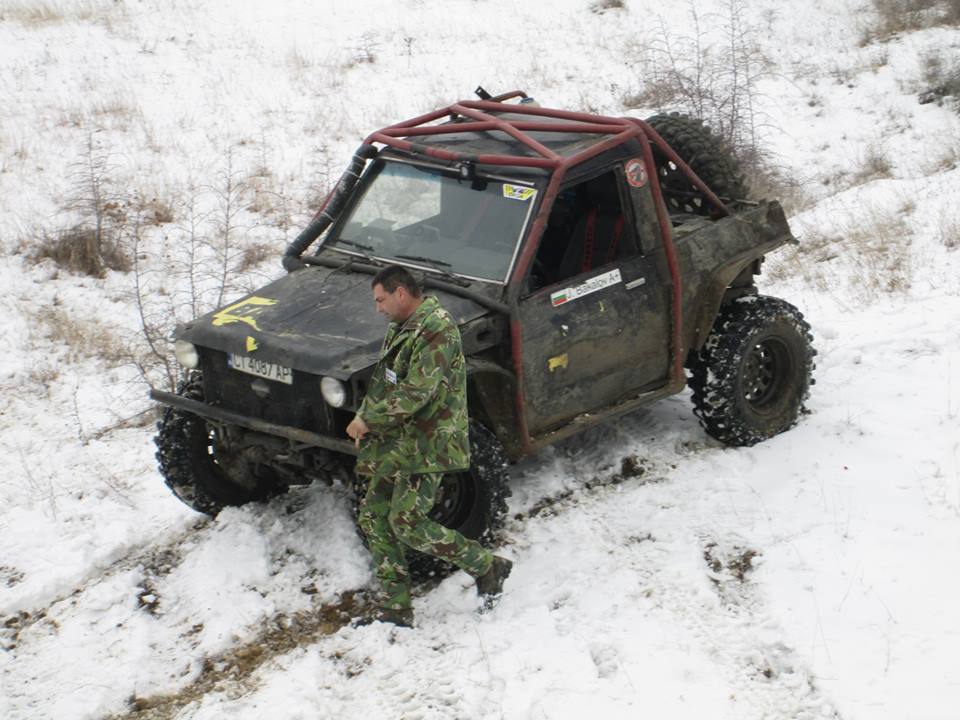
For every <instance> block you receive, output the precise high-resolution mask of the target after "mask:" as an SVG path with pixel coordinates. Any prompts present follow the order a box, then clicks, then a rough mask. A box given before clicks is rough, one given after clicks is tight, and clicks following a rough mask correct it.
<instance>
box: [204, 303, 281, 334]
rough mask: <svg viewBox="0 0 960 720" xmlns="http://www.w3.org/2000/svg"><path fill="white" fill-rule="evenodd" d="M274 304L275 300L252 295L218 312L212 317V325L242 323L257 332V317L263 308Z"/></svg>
mask: <svg viewBox="0 0 960 720" xmlns="http://www.w3.org/2000/svg"><path fill="white" fill-rule="evenodd" d="M276 304H277V301H276V300H271V299H270V298H263V297H257V296H256V295H252V296H251V297H248V298H247V299H245V300H241V301H240V302H238V303H234V304H233V305H228V306H227V307H225V308H224V309H223V310H219V311H218V312H217V313H215V314H214V316H213V324H214V325H215V326H217V327H220V326H221V325H229V324H231V323H238V322H242V323H246V324H247V325H249V326H250V327H252V328H253V329H254V330H259V329H260V328H259V327H258V326H257V315H259V314H260V313H261V312H263V310H264V308H267V307H269V306H271V305H276Z"/></svg>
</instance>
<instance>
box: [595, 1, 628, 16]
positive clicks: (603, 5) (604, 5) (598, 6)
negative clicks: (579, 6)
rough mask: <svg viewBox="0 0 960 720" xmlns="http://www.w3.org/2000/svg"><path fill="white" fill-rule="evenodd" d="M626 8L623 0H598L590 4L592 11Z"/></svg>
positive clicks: (601, 11)
mask: <svg viewBox="0 0 960 720" xmlns="http://www.w3.org/2000/svg"><path fill="white" fill-rule="evenodd" d="M625 8H626V5H624V2H623V0H596V2H594V3H591V4H590V12H592V13H605V12H606V11H607V10H623V9H625Z"/></svg>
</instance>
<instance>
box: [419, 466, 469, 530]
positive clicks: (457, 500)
mask: <svg viewBox="0 0 960 720" xmlns="http://www.w3.org/2000/svg"><path fill="white" fill-rule="evenodd" d="M476 501H477V492H476V488H475V487H474V484H473V477H472V476H471V475H470V473H468V472H461V473H448V474H447V475H445V476H444V478H443V482H441V483H440V489H439V490H437V499H436V502H435V504H434V506H433V510H431V511H430V513H429V517H430V519H431V520H433V521H435V522H438V523H440V524H441V525H443V526H444V527H448V528H453V529H457V528H459V527H460V526H461V525H463V524H464V523H465V522H466V521H467V518H469V517H470V513H471V511H472V509H473V506H474V504H475V503H476Z"/></svg>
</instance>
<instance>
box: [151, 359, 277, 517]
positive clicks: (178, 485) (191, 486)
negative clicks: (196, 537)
mask: <svg viewBox="0 0 960 720" xmlns="http://www.w3.org/2000/svg"><path fill="white" fill-rule="evenodd" d="M177 394H178V395H180V396H182V397H185V398H188V399H190V400H199V401H201V402H202V401H203V379H202V376H201V374H200V373H199V372H194V373H191V374H190V376H189V377H188V378H187V379H186V380H184V381H183V382H182V383H181V384H180V386H179V387H178V388H177ZM154 441H155V442H156V445H157V462H158V463H159V465H160V473H161V474H162V475H163V479H164V481H165V482H166V483H167V487H169V488H170V490H172V491H173V494H174V495H176V496H177V497H178V498H180V500H182V501H183V502H184V503H185V504H186V505H188V506H189V507H191V508H192V509H194V510H196V511H197V512H200V513H203V514H205V515H210V516H211V517H214V516H216V515H217V514H218V513H219V512H220V511H221V510H222V509H223V508H224V507H227V506H236V505H245V504H246V503H249V502H255V501H258V500H266V499H268V498H270V497H271V496H273V495H276V494H279V493H280V492H282V491H283V490H286V487H285V486H282V487H281V486H278V485H277V484H276V483H274V482H269V481H266V480H253V481H251V486H248V485H244V484H241V483H239V482H237V481H235V480H234V479H232V478H231V477H230V476H229V475H228V474H227V473H226V472H225V470H224V469H223V468H222V467H221V466H220V464H219V463H218V462H217V457H216V443H215V442H214V436H213V433H212V429H211V427H210V426H209V425H208V424H207V423H206V422H205V421H204V420H203V418H201V417H199V416H198V415H194V414H193V413H189V412H183V411H182V410H177V409H175V408H172V407H167V408H165V409H164V411H163V415H161V417H160V421H159V422H158V423H157V435H156V437H155V438H154Z"/></svg>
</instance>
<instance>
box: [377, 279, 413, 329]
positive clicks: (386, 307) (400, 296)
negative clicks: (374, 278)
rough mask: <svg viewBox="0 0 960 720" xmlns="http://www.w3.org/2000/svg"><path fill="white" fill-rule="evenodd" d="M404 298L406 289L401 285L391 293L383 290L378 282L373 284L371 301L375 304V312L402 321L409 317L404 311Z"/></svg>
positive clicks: (395, 320) (405, 303) (405, 297)
mask: <svg viewBox="0 0 960 720" xmlns="http://www.w3.org/2000/svg"><path fill="white" fill-rule="evenodd" d="M406 300H407V289H406V288H405V287H403V286H402V285H400V286H398V287H397V289H396V290H394V291H393V292H392V293H389V292H387V291H386V290H384V289H383V285H381V284H380V283H377V284H376V285H374V286H373V302H374V304H375V305H376V306H377V312H378V313H381V314H383V315H386V316H387V317H388V318H390V319H391V320H393V321H394V322H403V321H404V320H406V319H407V317H409V313H408V312H406V310H407V302H406Z"/></svg>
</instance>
